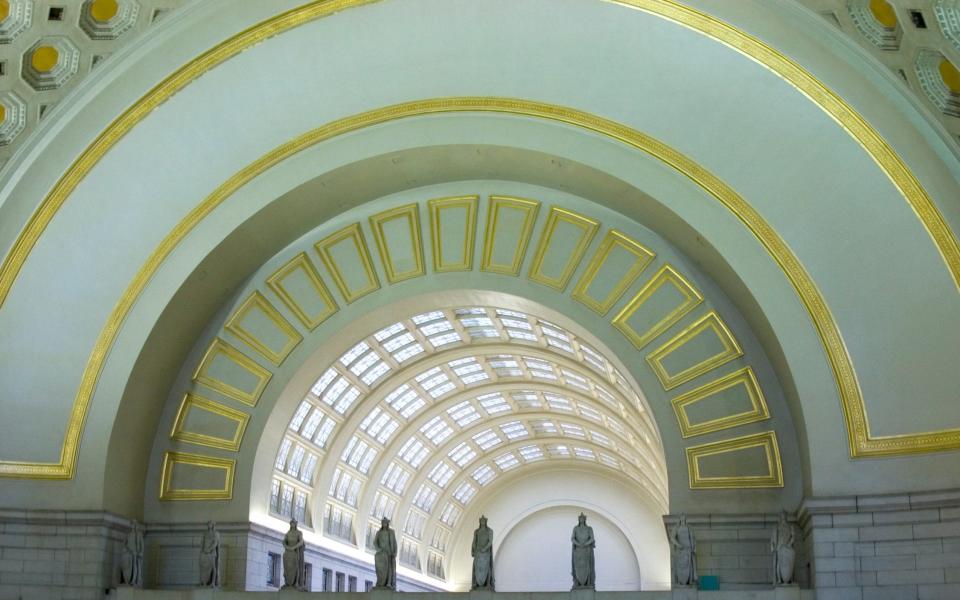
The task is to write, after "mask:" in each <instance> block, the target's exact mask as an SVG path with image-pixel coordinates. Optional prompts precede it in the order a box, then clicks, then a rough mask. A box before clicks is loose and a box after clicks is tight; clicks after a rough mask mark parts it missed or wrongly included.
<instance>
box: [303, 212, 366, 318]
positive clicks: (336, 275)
mask: <svg viewBox="0 0 960 600" xmlns="http://www.w3.org/2000/svg"><path fill="white" fill-rule="evenodd" d="M344 240H350V241H352V242H353V246H354V248H355V249H356V250H357V257H358V258H359V259H360V264H361V265H362V266H363V272H364V274H365V275H366V276H367V285H366V286H365V287H362V288H359V289H356V290H353V289H351V288H350V286H349V285H347V280H346V279H345V278H344V277H343V272H342V271H340V265H338V264H337V261H336V260H334V258H333V254H332V253H331V252H330V249H331V248H332V247H333V246H335V245H336V244H339V243H340V242H342V241H344ZM314 248H316V250H317V253H318V254H319V255H320V259H321V260H322V261H323V264H324V265H326V267H327V271H329V272H330V276H331V277H333V282H334V283H336V284H337V289H339V290H340V293H341V294H343V299H344V300H346V301H347V304H352V303H353V302H354V301H355V300H359V299H360V298H362V297H363V296H366V295H367V294H369V293H370V292H374V291H376V290H379V289H380V279H379V278H378V277H377V272H376V270H375V269H374V268H373V259H372V258H371V257H370V250H368V249H367V241H366V240H365V239H364V237H363V230H362V229H360V224H359V223H354V224H353V225H348V226H346V227H344V228H343V229H341V230H340V231H337V232H335V233H332V234H330V235H328V236H327V237H325V238H323V239H322V240H320V241H319V242H317V243H316V244H314Z"/></svg>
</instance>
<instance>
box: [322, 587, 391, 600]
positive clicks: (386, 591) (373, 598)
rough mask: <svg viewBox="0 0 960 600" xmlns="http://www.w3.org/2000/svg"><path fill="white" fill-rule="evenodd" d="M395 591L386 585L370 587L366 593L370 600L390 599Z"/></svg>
mask: <svg viewBox="0 0 960 600" xmlns="http://www.w3.org/2000/svg"><path fill="white" fill-rule="evenodd" d="M327 593H329V592H327ZM396 593H397V592H396V590H392V589H390V588H388V587H372V588H370V592H369V593H368V594H367V595H368V596H369V597H370V600H392V598H393V595H394V594H396Z"/></svg>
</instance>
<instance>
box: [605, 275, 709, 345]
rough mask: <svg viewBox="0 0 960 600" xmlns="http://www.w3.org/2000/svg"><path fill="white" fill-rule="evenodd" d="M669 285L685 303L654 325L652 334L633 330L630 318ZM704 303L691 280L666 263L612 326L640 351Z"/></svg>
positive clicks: (651, 329)
mask: <svg viewBox="0 0 960 600" xmlns="http://www.w3.org/2000/svg"><path fill="white" fill-rule="evenodd" d="M667 283H671V284H673V287H674V289H676V290H677V291H678V292H680V293H681V294H682V295H683V296H684V298H685V300H684V302H683V303H682V304H680V305H679V306H677V307H675V308H674V309H673V310H671V311H670V312H669V313H667V314H666V315H664V317H663V318H662V319H660V320H659V321H657V322H656V323H654V324H653V326H652V327H651V328H650V329H649V330H648V331H646V332H644V333H638V332H637V331H635V330H634V329H633V327H630V323H629V321H630V317H632V316H633V313H635V312H637V310H639V309H640V307H641V306H643V305H644V304H645V303H646V301H647V300H649V299H650V297H651V296H653V295H654V294H655V293H656V292H657V291H658V290H659V289H660V288H661V287H663V286H664V285H666V284H667ZM701 302H703V296H702V295H701V294H700V292H699V291H698V290H697V288H696V287H694V285H693V284H692V283H690V282H689V281H687V279H686V278H685V277H684V276H683V275H681V274H680V273H679V272H678V271H677V270H676V269H674V268H673V267H672V266H670V265H669V264H665V265H663V266H662V267H660V270H659V271H657V273H656V274H655V275H654V276H653V277H651V278H650V281H648V282H647V283H646V285H644V286H643V288H642V289H641V290H640V291H639V292H637V295H636V296H634V297H633V299H632V300H631V301H630V302H628V303H627V305H626V306H624V307H623V310H621V311H620V312H619V313H617V316H615V317H614V318H613V322H612V325H613V326H614V327H616V328H617V329H619V330H620V333H622V334H623V335H624V336H626V338H627V339H628V340H630V342H631V343H633V345H634V346H636V348H637V349H638V350H640V349H642V348H643V347H644V346H646V345H647V344H649V343H650V342H652V341H653V340H654V338H656V337H657V336H659V335H660V334H661V333H663V332H664V331H666V330H667V329H669V328H670V327H671V326H672V325H673V324H674V323H676V322H677V321H679V320H680V319H682V318H683V316H684V315H686V314H687V313H688V312H690V311H691V310H693V309H694V308H696V307H697V306H699V305H700V303H701Z"/></svg>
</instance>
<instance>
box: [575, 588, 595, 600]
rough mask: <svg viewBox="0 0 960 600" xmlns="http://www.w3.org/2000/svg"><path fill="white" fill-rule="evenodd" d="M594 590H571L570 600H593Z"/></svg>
mask: <svg viewBox="0 0 960 600" xmlns="http://www.w3.org/2000/svg"><path fill="white" fill-rule="evenodd" d="M595 594H596V590H594V588H589V587H581V588H573V589H572V590H570V600H594V595H595Z"/></svg>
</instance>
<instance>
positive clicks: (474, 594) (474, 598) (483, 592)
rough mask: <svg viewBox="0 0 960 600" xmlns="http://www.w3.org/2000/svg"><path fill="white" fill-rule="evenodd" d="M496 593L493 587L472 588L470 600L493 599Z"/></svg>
mask: <svg viewBox="0 0 960 600" xmlns="http://www.w3.org/2000/svg"><path fill="white" fill-rule="evenodd" d="M495 594H496V592H494V591H493V590H491V589H480V590H470V600H493V597H494V595H495Z"/></svg>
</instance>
